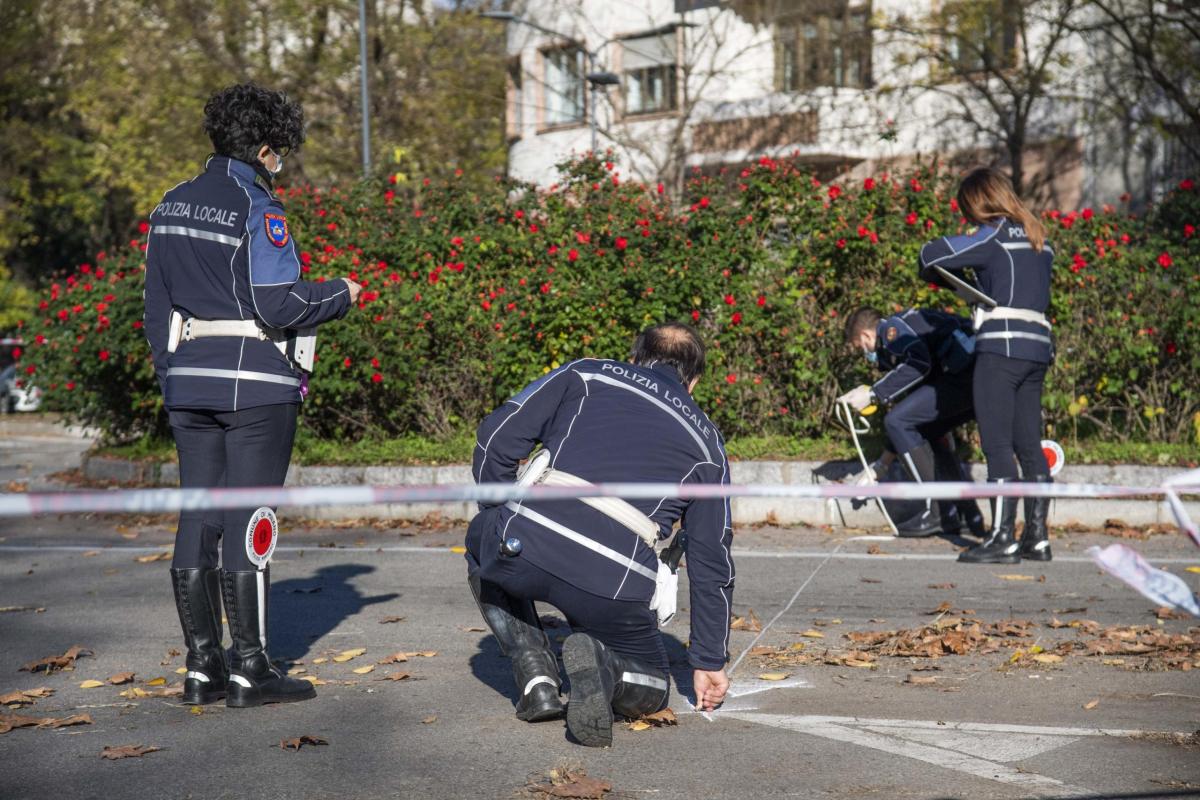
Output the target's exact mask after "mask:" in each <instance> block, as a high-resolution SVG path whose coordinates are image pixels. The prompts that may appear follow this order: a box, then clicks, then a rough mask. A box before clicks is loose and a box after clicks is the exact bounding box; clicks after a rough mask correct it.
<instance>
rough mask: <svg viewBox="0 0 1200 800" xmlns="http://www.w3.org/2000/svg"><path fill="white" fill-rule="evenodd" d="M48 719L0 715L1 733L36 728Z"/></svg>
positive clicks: (20, 715) (19, 715)
mask: <svg viewBox="0 0 1200 800" xmlns="http://www.w3.org/2000/svg"><path fill="white" fill-rule="evenodd" d="M47 719H49V718H48V717H26V716H24V715H22V714H0V733H8V732H9V731H11V730H16V729H17V728H35V727H37V726H38V725H41V724H42V723H43V722H45V721H46V720H47Z"/></svg>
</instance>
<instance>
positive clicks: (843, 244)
mask: <svg viewBox="0 0 1200 800" xmlns="http://www.w3.org/2000/svg"><path fill="white" fill-rule="evenodd" d="M836 244H837V249H838V250H845V249H846V240H845V239H838V240H837V243H836Z"/></svg>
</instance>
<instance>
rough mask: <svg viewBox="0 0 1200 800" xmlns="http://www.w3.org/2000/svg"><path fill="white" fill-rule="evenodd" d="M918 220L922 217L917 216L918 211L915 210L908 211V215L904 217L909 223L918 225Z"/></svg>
mask: <svg viewBox="0 0 1200 800" xmlns="http://www.w3.org/2000/svg"><path fill="white" fill-rule="evenodd" d="M918 220H920V217H918V216H917V212H915V211H910V212H908V216H907V217H905V218H904V221H905V222H906V223H908V224H909V225H916V224H917V221H918Z"/></svg>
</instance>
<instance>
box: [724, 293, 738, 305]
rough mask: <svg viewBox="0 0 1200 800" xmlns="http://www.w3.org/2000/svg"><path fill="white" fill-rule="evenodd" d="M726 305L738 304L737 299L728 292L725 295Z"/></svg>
mask: <svg viewBox="0 0 1200 800" xmlns="http://www.w3.org/2000/svg"><path fill="white" fill-rule="evenodd" d="M725 305H727V306H735V305H737V300H736V299H735V298H734V296H733V295H731V294H727V295H725Z"/></svg>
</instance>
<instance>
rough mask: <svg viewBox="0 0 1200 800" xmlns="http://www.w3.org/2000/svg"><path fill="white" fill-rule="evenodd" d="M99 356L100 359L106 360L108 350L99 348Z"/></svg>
mask: <svg viewBox="0 0 1200 800" xmlns="http://www.w3.org/2000/svg"><path fill="white" fill-rule="evenodd" d="M99 356H100V360H101V361H108V351H107V350H101V351H100V353H99Z"/></svg>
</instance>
